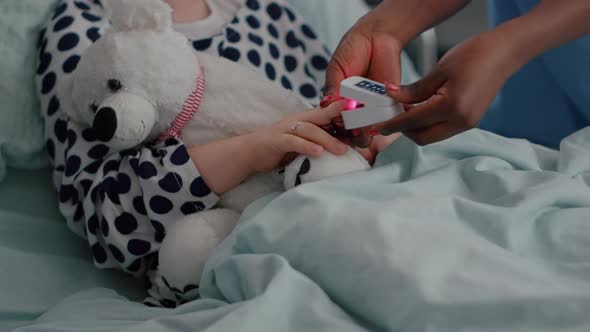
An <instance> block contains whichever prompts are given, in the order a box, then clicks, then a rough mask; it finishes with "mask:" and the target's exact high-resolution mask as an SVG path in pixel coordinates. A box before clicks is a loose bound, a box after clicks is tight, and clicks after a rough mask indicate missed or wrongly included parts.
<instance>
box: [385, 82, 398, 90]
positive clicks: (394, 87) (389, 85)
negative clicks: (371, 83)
mask: <svg viewBox="0 0 590 332" xmlns="http://www.w3.org/2000/svg"><path fill="white" fill-rule="evenodd" d="M385 87H386V88H387V90H389V91H393V92H399V90H400V86H399V85H398V84H395V83H393V82H385Z"/></svg>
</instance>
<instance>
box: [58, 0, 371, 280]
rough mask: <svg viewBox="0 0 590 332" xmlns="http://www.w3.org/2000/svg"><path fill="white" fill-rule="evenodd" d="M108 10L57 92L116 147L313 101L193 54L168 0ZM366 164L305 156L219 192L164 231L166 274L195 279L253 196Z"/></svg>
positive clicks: (229, 130) (262, 122)
mask: <svg viewBox="0 0 590 332" xmlns="http://www.w3.org/2000/svg"><path fill="white" fill-rule="evenodd" d="M110 8H111V23H112V28H110V29H109V30H108V31H107V32H106V33H105V34H104V35H103V36H102V37H101V38H100V39H99V40H98V41H96V42H95V43H94V44H93V45H91V46H90V47H89V48H88V49H87V50H86V51H85V54H84V55H83V56H82V58H81V60H80V62H79V64H78V66H77V68H76V70H75V71H74V72H73V73H72V74H71V75H70V76H69V77H68V78H67V79H65V80H64V82H63V84H62V86H61V87H60V90H59V97H60V101H61V105H62V108H63V109H64V112H65V113H66V114H67V115H68V117H69V118H70V120H71V121H74V122H77V123H79V124H80V125H83V126H88V127H91V128H93V130H94V132H95V133H96V136H97V138H98V139H99V140H100V141H102V142H104V143H105V144H107V145H109V147H110V148H111V151H122V150H125V149H130V148H133V147H135V146H137V145H140V144H143V143H146V142H151V141H157V140H164V139H167V138H171V137H174V138H180V139H182V141H183V142H184V143H185V145H187V146H191V145H196V144H203V143H206V142H209V141H212V140H218V139H223V138H227V137H231V136H236V135H242V134H245V133H248V132H251V131H253V130H255V129H256V128H259V127H261V126H266V125H271V124H272V123H274V122H276V121H278V120H281V119H283V118H284V117H286V116H288V115H291V114H294V113H296V112H301V111H303V110H305V109H309V108H310V107H311V105H308V104H307V103H306V102H304V101H303V100H302V99H301V98H300V97H298V96H297V95H296V94H294V93H293V92H292V91H289V90H286V89H283V88H282V87H279V86H278V85H276V84H275V83H273V82H270V81H268V80H267V79H266V78H265V77H264V76H262V75H261V74H260V73H258V72H256V71H254V70H252V69H250V68H247V67H245V66H243V65H240V64H237V63H234V62H232V61H229V60H226V59H223V58H221V57H214V56H210V55H207V54H203V53H196V52H195V51H194V50H193V49H192V47H191V46H190V44H189V42H188V40H187V39H186V37H185V36H184V35H182V34H180V33H178V32H176V31H174V30H173V28H172V15H171V8H170V7H169V6H168V4H166V3H165V2H164V1H162V0H111V1H110ZM230 77H231V79H229V78H230ZM369 168H370V165H369V164H368V162H367V161H366V160H365V159H364V158H363V157H362V156H361V155H360V154H358V153H357V152H356V151H355V150H354V149H349V151H348V152H347V153H346V154H345V155H342V156H335V155H331V154H329V153H327V152H326V153H324V154H323V155H322V156H320V157H317V158H310V157H305V156H299V157H297V158H296V159H295V160H294V161H293V162H291V163H290V164H289V165H287V166H286V167H285V169H284V171H283V172H279V171H277V172H272V173H264V174H257V175H255V176H253V177H251V178H249V179H247V180H246V181H244V182H243V183H242V184H241V185H239V186H238V187H236V188H234V189H233V190H231V191H229V192H227V193H225V194H222V195H220V201H219V203H218V206H217V207H216V208H214V209H211V210H207V211H201V212H197V213H195V214H193V215H190V216H187V217H185V218H184V219H182V220H178V221H176V222H175V223H173V224H172V226H170V227H169V229H167V231H166V236H165V238H164V241H163V243H162V245H161V248H160V250H159V253H158V254H159V267H158V269H159V271H160V274H161V275H165V276H166V282H167V283H168V284H170V285H172V287H175V288H177V289H183V288H184V287H186V285H190V284H194V283H195V282H196V281H198V280H199V279H200V275H201V273H202V271H203V268H204V265H205V262H206V260H207V258H208V257H209V255H210V254H211V252H212V251H213V250H214V249H215V248H216V247H217V246H218V245H219V244H220V242H222V241H223V240H224V239H225V238H226V237H227V236H228V234H229V233H230V232H231V231H232V230H233V229H234V227H235V226H236V224H237V223H238V220H239V217H240V213H241V212H242V211H243V210H244V208H246V207H247V206H248V205H249V204H250V203H252V202H253V201H254V200H256V199H258V198H261V197H263V196H265V195H267V194H271V193H275V192H281V191H284V190H290V189H291V188H293V187H295V186H296V185H299V184H303V183H307V182H312V181H317V180H320V179H323V178H327V177H331V176H335V175H341V174H345V173H349V172H353V171H360V170H367V169H369ZM179 262H182V264H180V263H179ZM186 262H190V263H189V264H186Z"/></svg>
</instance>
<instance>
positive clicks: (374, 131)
mask: <svg viewBox="0 0 590 332" xmlns="http://www.w3.org/2000/svg"><path fill="white" fill-rule="evenodd" d="M377 135H379V132H378V131H377V130H375V129H371V130H369V136H373V137H375V136H377Z"/></svg>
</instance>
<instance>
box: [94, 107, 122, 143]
mask: <svg viewBox="0 0 590 332" xmlns="http://www.w3.org/2000/svg"><path fill="white" fill-rule="evenodd" d="M92 129H94V132H95V134H96V138H97V139H98V140H99V141H101V142H108V141H110V140H111V139H113V137H114V136H115V131H116V130H117V114H116V113H115V110H114V109H112V108H110V107H103V108H101V109H99V110H98V112H96V115H95V116H94V122H93V123H92Z"/></svg>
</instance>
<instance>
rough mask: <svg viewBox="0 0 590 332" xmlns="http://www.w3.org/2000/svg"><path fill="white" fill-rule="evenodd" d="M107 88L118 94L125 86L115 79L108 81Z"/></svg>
mask: <svg viewBox="0 0 590 332" xmlns="http://www.w3.org/2000/svg"><path fill="white" fill-rule="evenodd" d="M107 86H108V87H109V89H110V90H111V91H112V92H117V91H119V90H121V89H122V88H123V84H121V81H119V80H115V79H111V80H108V81H107Z"/></svg>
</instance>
